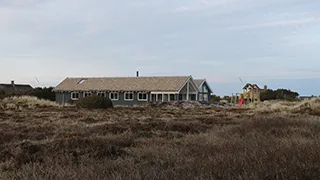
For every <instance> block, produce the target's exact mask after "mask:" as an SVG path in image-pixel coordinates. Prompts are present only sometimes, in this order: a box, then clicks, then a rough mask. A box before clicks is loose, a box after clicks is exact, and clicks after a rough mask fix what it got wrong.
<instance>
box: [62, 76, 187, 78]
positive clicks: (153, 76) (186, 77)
mask: <svg viewBox="0 0 320 180" xmlns="http://www.w3.org/2000/svg"><path fill="white" fill-rule="evenodd" d="M172 77H181V78H182V77H184V78H189V77H190V76H139V77H133V76H114V77H68V78H69V79H104V78H108V79H112V78H172Z"/></svg>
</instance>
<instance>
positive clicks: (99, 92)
mask: <svg viewBox="0 0 320 180" xmlns="http://www.w3.org/2000/svg"><path fill="white" fill-rule="evenodd" d="M99 94H102V96H101V97H107V93H106V92H104V91H98V92H97V96H99Z"/></svg>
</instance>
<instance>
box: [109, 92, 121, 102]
mask: <svg viewBox="0 0 320 180" xmlns="http://www.w3.org/2000/svg"><path fill="white" fill-rule="evenodd" d="M109 99H110V100H119V93H117V92H111V93H110V94H109Z"/></svg>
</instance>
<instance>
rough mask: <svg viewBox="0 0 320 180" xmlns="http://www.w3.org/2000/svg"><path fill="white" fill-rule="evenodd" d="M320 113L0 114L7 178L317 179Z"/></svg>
mask: <svg viewBox="0 0 320 180" xmlns="http://www.w3.org/2000/svg"><path fill="white" fill-rule="evenodd" d="M319 140H320V119H319V117H317V116H310V115H306V114H294V115H292V116H283V115H282V114H279V113H278V114H261V113H255V114H254V115H252V111H251V110H243V109H240V110H237V109H188V110H183V109H181V110H177V109H160V108H129V109H126V108H115V109H110V110H90V111H89V110H83V109H82V110H78V109H60V110H59V111H56V110H55V111H52V110H50V109H47V110H46V111H41V112H39V111H36V110H30V111H24V112H18V113H12V112H10V111H7V112H3V113H0V179H22V180H29V179H53V180H55V179H57V180H58V179H59V180H60V179H64V180H75V179H179V180H180V179H227V180H228V179H230V180H231V179H253V180H255V179H318V177H320V169H319V167H320V151H319V149H320V143H319V142H320V141H319Z"/></svg>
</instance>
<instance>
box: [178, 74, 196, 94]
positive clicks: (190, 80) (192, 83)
mask: <svg viewBox="0 0 320 180" xmlns="http://www.w3.org/2000/svg"><path fill="white" fill-rule="evenodd" d="M188 82H191V85H192V86H193V87H194V89H195V90H196V93H199V92H200V91H199V88H198V87H197V85H196V83H195V82H194V81H193V78H192V76H190V77H189V79H188V80H187V81H186V82H185V83H184V84H183V86H182V87H181V88H180V89H179V91H178V94H180V92H181V90H182V89H183V88H184V86H185V85H186V84H187V83H188Z"/></svg>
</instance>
